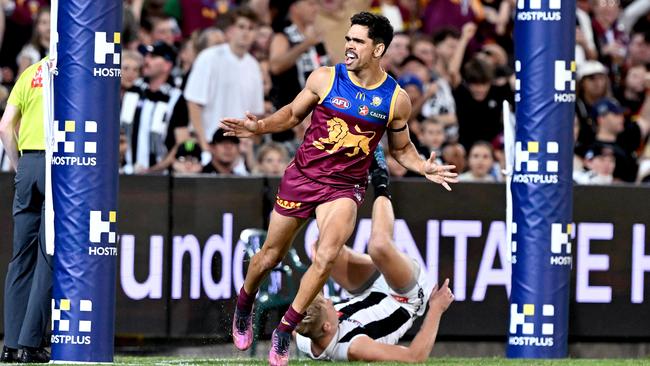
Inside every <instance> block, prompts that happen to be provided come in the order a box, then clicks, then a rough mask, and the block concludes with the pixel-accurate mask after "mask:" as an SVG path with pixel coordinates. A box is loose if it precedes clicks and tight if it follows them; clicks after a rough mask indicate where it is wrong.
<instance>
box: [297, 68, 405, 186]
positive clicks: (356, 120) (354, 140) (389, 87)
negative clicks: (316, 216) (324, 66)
mask: <svg viewBox="0 0 650 366" xmlns="http://www.w3.org/2000/svg"><path fill="white" fill-rule="evenodd" d="M331 72H332V76H331V80H330V84H331V87H330V89H329V92H328V93H327V94H326V95H325V96H324V97H322V98H321V100H320V102H319V104H318V106H317V107H316V108H315V109H314V111H313V113H312V117H311V125H310V126H309V128H308V129H307V131H306V132H305V139H304V142H303V143H302V145H301V146H300V148H298V151H297V152H296V157H295V159H294V162H295V166H296V168H297V169H298V170H299V171H300V172H301V173H302V174H303V175H305V176H306V177H307V178H309V179H312V180H315V181H317V182H320V183H323V184H327V185H332V186H339V187H341V186H355V185H360V186H362V187H365V185H366V182H367V180H368V169H369V167H370V163H371V160H372V157H373V153H374V151H375V148H376V147H377V144H378V143H379V140H380V139H381V137H382V135H383V134H384V131H385V130H386V126H387V125H388V122H390V121H391V120H392V118H393V113H394V111H395V103H396V101H397V94H398V92H399V85H398V84H397V82H396V81H395V79H393V78H392V77H390V76H388V75H387V74H384V78H383V79H382V81H381V82H379V83H377V84H375V85H373V86H371V87H369V88H364V87H362V86H360V85H359V84H357V83H356V82H354V81H353V80H352V79H351V78H350V76H349V75H348V71H347V69H346V67H345V65H344V64H338V65H336V66H334V67H333V68H332V70H331Z"/></svg>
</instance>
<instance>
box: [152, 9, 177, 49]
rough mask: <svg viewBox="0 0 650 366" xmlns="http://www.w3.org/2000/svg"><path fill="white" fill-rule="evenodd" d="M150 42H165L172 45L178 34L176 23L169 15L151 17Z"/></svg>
mask: <svg viewBox="0 0 650 366" xmlns="http://www.w3.org/2000/svg"><path fill="white" fill-rule="evenodd" d="M150 21H151V43H152V44H154V43H156V42H165V43H167V44H168V45H169V46H174V44H175V41H176V36H177V34H178V24H177V23H176V20H175V19H174V18H172V17H170V16H163V17H152V18H151V20H150Z"/></svg>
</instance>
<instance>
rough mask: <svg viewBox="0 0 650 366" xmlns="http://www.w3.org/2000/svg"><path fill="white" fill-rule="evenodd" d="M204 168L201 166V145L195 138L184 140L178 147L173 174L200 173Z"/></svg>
mask: <svg viewBox="0 0 650 366" xmlns="http://www.w3.org/2000/svg"><path fill="white" fill-rule="evenodd" d="M202 170H203V166H201V146H199V143H198V142H197V141H196V140H194V139H189V140H185V141H183V142H182V143H181V144H180V145H178V147H177V148H176V154H175V155H174V162H173V163H172V174H174V175H179V174H180V175H182V174H198V173H201V171H202Z"/></svg>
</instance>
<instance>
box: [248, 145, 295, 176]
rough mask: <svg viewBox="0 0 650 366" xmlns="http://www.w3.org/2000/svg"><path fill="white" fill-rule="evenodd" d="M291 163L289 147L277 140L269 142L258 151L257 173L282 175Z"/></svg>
mask: <svg viewBox="0 0 650 366" xmlns="http://www.w3.org/2000/svg"><path fill="white" fill-rule="evenodd" d="M288 164H289V153H288V152H287V149H286V148H285V147H284V146H283V145H281V144H278V143H277V142H267V143H266V144H264V145H262V146H261V147H260V149H259V150H258V151H257V166H256V167H255V170H254V171H255V173H256V174H260V175H265V176H281V175H282V174H283V173H284V170H285V169H286V168H287V165H288Z"/></svg>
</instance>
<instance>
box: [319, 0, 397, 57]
mask: <svg viewBox="0 0 650 366" xmlns="http://www.w3.org/2000/svg"><path fill="white" fill-rule="evenodd" d="M368 3H369V1H368V0H327V1H320V11H318V12H317V15H316V21H315V23H314V24H315V27H316V29H326V30H327V32H323V43H324V44H325V49H326V50H327V52H328V54H329V55H330V56H331V57H332V63H339V62H343V58H344V52H345V35H346V33H347V29H348V26H349V25H350V18H351V17H352V16H353V15H354V14H356V13H358V12H360V11H363V10H367V9H368ZM391 45H392V44H391Z"/></svg>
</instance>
